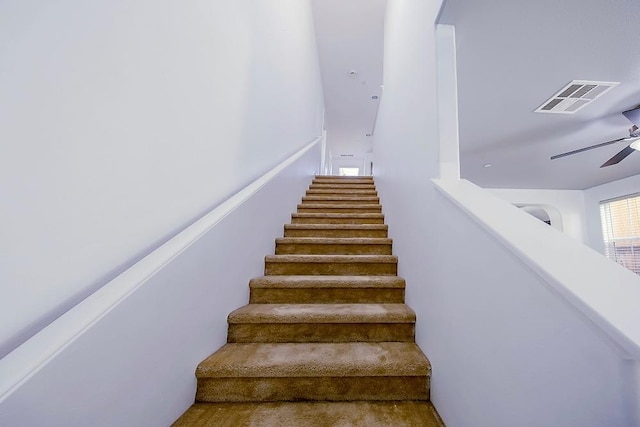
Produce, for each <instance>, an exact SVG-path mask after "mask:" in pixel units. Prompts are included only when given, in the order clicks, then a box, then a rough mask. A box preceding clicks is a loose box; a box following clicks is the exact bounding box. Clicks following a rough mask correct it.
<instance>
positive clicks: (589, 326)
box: [408, 181, 640, 427]
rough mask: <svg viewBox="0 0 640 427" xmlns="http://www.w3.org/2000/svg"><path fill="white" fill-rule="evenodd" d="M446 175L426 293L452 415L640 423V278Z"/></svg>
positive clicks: (438, 375)
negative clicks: (447, 180) (448, 178)
mask: <svg viewBox="0 0 640 427" xmlns="http://www.w3.org/2000/svg"><path fill="white" fill-rule="evenodd" d="M440 185H441V186H442V187H441V189H440V191H439V194H438V196H437V197H436V198H435V199H434V203H435V207H434V213H435V215H434V217H433V222H432V226H433V228H434V230H435V236H434V239H435V240H434V241H433V242H432V243H433V245H434V247H437V248H438V249H437V250H436V251H431V252H430V253H429V254H428V255H427V256H425V262H426V263H427V264H428V265H429V269H430V272H429V275H428V276H427V277H425V282H428V284H426V283H425V285H426V286H428V287H429V288H430V289H431V290H432V292H431V294H430V300H428V301H427V300H424V301H423V304H424V305H427V306H428V308H429V310H428V311H427V313H428V317H427V318H426V319H424V322H425V324H427V326H426V327H427V329H428V336H427V339H426V342H427V343H428V344H427V346H426V348H425V350H426V351H427V355H428V356H429V357H430V358H431V361H432V362H433V365H434V372H433V388H434V394H435V395H434V401H435V403H436V406H437V408H438V410H439V411H440V414H441V415H442V416H443V418H444V420H445V423H446V424H447V426H453V427H456V426H492V427H511V426H516V425H517V426H522V427H537V426H545V427H547V426H548V427H601V426H608V427H630V426H638V425H640V418H639V417H638V416H639V415H640V394H638V391H639V390H640V388H639V386H640V376H639V375H638V372H639V371H638V367H639V366H640V365H639V363H638V361H639V360H640V328H639V327H638V325H640V279H639V278H638V277H637V276H636V275H635V274H633V273H631V272H630V271H628V270H626V269H624V268H621V267H620V266H618V265H615V264H614V263H611V262H610V261H609V260H607V259H606V258H604V257H602V256H601V255H600V254H598V253H597V252H595V251H593V250H592V249H591V248H588V247H586V246H584V245H582V244H581V243H579V242H576V241H575V240H574V239H571V238H569V237H568V236H567V235H565V234H563V233H559V232H557V231H556V230H554V229H552V228H551V227H548V226H547V225H545V224H543V223H542V222H540V221H538V220H537V219H535V218H533V217H532V216H529V215H528V214H526V213H524V212H522V211H520V210H518V209H516V208H514V207H513V206H511V205H509V204H507V203H506V202H504V201H503V200H501V199H499V198H498V197H496V196H494V195H492V194H490V193H489V192H488V191H486V190H483V189H480V188H478V187H476V186H474V185H473V184H471V183H469V182H468V181H458V182H455V181H454V182H441V183H440ZM427 258H428V259H427ZM408 286H409V284H408Z"/></svg>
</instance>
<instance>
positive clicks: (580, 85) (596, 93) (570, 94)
mask: <svg viewBox="0 0 640 427" xmlns="http://www.w3.org/2000/svg"><path fill="white" fill-rule="evenodd" d="M619 84H620V83H619V82H592V81H586V80H574V81H572V82H571V83H569V84H568V85H566V86H565V87H563V88H562V89H560V90H559V91H558V92H557V93H556V94H555V95H553V96H552V97H551V98H549V99H547V100H546V101H545V102H544V104H542V105H541V106H540V107H538V109H536V110H535V112H536V113H554V114H574V113H575V112H577V111H579V110H581V109H582V108H584V107H586V106H587V105H589V104H591V103H592V102H593V101H595V100H596V99H598V98H599V97H600V96H602V95H603V94H605V93H606V92H608V91H609V90H610V89H612V88H614V87H616V86H618V85H619Z"/></svg>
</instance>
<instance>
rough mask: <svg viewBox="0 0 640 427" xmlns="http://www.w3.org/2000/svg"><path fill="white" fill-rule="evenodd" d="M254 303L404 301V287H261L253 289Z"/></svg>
mask: <svg viewBox="0 0 640 427" xmlns="http://www.w3.org/2000/svg"><path fill="white" fill-rule="evenodd" d="M249 302H251V303H253V304H385V303H388V304H392V303H404V289H398V288H392V289H380V288H352V289H349V288H347V289H345V288H301V289H296V288H272V289H268V288H260V289H251V296H250V298H249Z"/></svg>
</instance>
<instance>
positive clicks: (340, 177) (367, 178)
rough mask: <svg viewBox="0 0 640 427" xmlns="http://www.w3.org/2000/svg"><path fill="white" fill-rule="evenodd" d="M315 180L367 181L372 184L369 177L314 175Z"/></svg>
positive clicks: (371, 178)
mask: <svg viewBox="0 0 640 427" xmlns="http://www.w3.org/2000/svg"><path fill="white" fill-rule="evenodd" d="M314 178H315V179H339V180H342V181H352V180H359V181H360V180H368V181H371V182H373V176H371V175H358V176H342V175H315V176H314Z"/></svg>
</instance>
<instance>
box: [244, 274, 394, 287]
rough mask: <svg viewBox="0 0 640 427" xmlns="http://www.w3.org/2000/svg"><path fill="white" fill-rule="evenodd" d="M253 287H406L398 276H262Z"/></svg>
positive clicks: (253, 281)
mask: <svg viewBox="0 0 640 427" xmlns="http://www.w3.org/2000/svg"><path fill="white" fill-rule="evenodd" d="M249 286H250V287H251V288H324V289H331V288H347V289H354V288H397V289H404V288H405V280H404V279H403V278H402V277H397V276H289V275H287V276H262V277H255V278H253V279H251V281H250V282H249Z"/></svg>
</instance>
